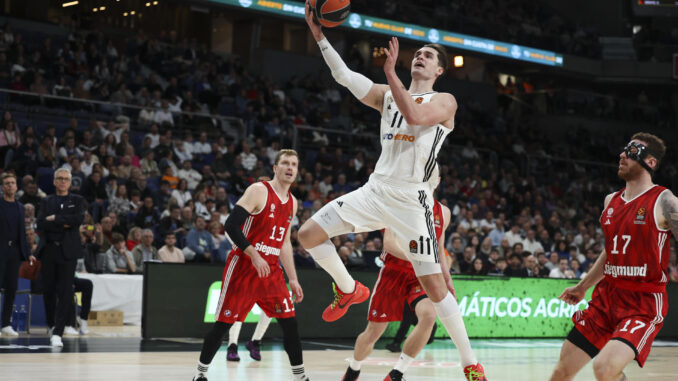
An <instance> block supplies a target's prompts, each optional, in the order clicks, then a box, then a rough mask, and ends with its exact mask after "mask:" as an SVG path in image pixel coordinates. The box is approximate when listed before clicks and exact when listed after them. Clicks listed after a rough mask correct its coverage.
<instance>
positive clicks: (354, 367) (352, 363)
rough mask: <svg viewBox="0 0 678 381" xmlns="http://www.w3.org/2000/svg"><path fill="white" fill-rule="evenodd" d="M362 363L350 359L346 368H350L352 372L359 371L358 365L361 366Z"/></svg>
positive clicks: (353, 358)
mask: <svg viewBox="0 0 678 381" xmlns="http://www.w3.org/2000/svg"><path fill="white" fill-rule="evenodd" d="M362 363H363V362H362V361H358V360H356V359H355V357H351V360H350V361H349V362H348V366H350V367H351V369H353V370H360V365H362Z"/></svg>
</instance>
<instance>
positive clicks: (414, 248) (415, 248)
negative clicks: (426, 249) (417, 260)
mask: <svg viewBox="0 0 678 381" xmlns="http://www.w3.org/2000/svg"><path fill="white" fill-rule="evenodd" d="M418 251H419V247H418V246H417V241H415V240H411V241H410V253H412V254H417V252H418Z"/></svg>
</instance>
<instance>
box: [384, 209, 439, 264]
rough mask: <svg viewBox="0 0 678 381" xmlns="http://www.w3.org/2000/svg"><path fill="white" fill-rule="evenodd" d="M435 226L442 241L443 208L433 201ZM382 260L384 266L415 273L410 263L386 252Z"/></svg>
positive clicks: (437, 237)
mask: <svg viewBox="0 0 678 381" xmlns="http://www.w3.org/2000/svg"><path fill="white" fill-rule="evenodd" d="M433 225H434V226H435V230H436V239H440V235H441V234H443V208H442V207H441V206H440V203H439V202H438V200H433ZM382 233H383V230H382ZM381 260H382V261H384V266H390V267H397V268H401V269H403V270H408V271H412V272H414V268H413V267H412V264H411V263H410V261H404V260H402V259H400V258H396V257H395V256H393V255H390V254H389V253H387V252H386V251H384V252H383V253H381Z"/></svg>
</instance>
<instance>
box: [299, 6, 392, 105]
mask: <svg viewBox="0 0 678 381" xmlns="http://www.w3.org/2000/svg"><path fill="white" fill-rule="evenodd" d="M306 23H307V24H308V27H309V28H310V29H311V34H313V38H314V39H315V40H316V42H317V43H318V47H319V48H320V53H322V55H323V58H324V59H325V62H326V63H327V66H328V67H329V68H330V70H331V71H332V76H333V77H334V79H335V80H336V81H337V83H338V84H340V85H342V86H344V87H346V88H347V89H348V90H349V91H350V92H351V94H353V96H355V97H356V98H357V99H358V100H360V102H362V103H363V104H365V105H366V106H369V107H372V108H374V109H376V110H377V111H380V112H381V105H382V103H383V100H384V94H385V93H386V91H387V90H388V86H386V85H379V84H374V83H373V82H372V80H371V79H369V78H367V77H365V76H364V75H362V74H360V73H356V72H354V71H352V70H351V69H349V68H348V66H346V63H344V61H343V60H342V59H341V57H340V56H339V53H337V51H336V50H334V48H333V47H332V45H331V44H330V42H329V41H327V38H325V35H324V34H323V32H322V29H321V28H320V25H318V24H316V23H315V21H314V20H313V12H312V11H311V5H310V4H309V3H308V2H306Z"/></svg>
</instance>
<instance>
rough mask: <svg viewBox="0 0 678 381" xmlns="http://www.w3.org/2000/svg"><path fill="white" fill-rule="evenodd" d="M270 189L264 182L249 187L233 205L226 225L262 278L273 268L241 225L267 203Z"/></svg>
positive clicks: (230, 234) (229, 233)
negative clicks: (250, 240) (253, 244)
mask: <svg viewBox="0 0 678 381" xmlns="http://www.w3.org/2000/svg"><path fill="white" fill-rule="evenodd" d="M267 195H268V191H267V189H266V186H265V185H263V184H262V183H254V184H252V185H250V186H249V187H247V189H246V190H245V193H244V194H243V195H242V197H240V200H238V202H237V203H236V204H235V206H234V207H233V211H231V214H230V215H229V216H228V218H227V219H226V222H225V223H224V227H225V228H226V233H228V236H229V237H230V238H231V240H232V241H233V243H235V244H236V246H238V247H239V248H240V249H241V250H242V251H243V252H244V253H245V254H246V255H247V256H248V257H250V259H251V260H252V265H253V266H254V268H255V269H256V270H257V274H258V275H259V277H260V278H265V277H267V276H268V275H269V274H270V272H271V269H270V268H269V266H268V263H266V261H265V260H264V259H263V258H262V257H261V255H260V254H259V252H258V251H256V250H255V249H254V247H253V246H252V245H251V244H250V242H249V241H248V240H247V237H245V234H244V233H243V231H242V229H241V226H242V224H243V223H244V222H245V220H246V219H247V217H249V216H250V214H252V213H254V212H257V211H259V210H261V208H263V206H264V204H265V203H266V198H267Z"/></svg>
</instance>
